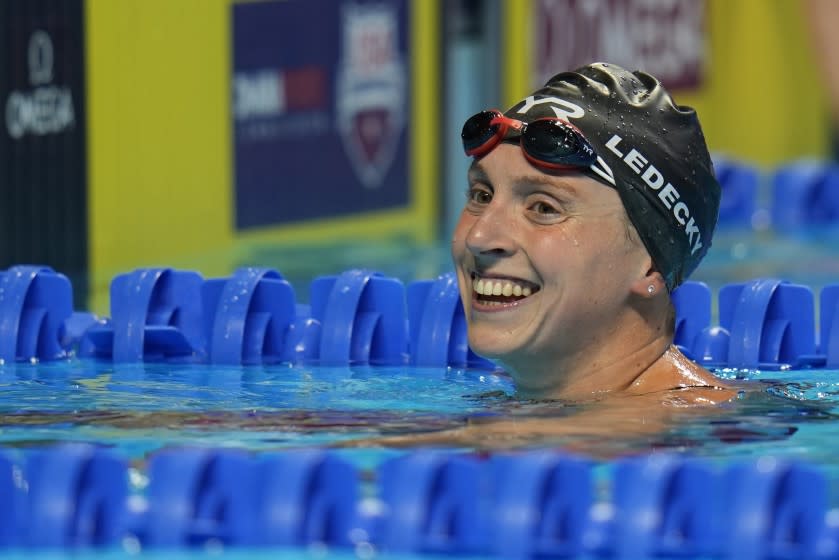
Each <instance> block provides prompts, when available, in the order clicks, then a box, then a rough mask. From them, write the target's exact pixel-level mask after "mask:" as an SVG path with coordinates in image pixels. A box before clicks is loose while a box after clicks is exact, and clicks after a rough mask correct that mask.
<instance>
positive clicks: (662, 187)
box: [606, 134, 702, 255]
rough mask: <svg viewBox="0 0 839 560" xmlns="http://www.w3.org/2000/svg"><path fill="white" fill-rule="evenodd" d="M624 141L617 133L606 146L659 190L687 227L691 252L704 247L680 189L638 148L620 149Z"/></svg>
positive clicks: (680, 221)
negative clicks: (682, 200) (682, 198)
mask: <svg viewBox="0 0 839 560" xmlns="http://www.w3.org/2000/svg"><path fill="white" fill-rule="evenodd" d="M622 141H623V138H621V137H620V136H618V135H617V134H615V135H613V136H612V137H611V138H610V139H609V141H608V142H606V147H607V148H608V149H609V151H611V152H612V153H613V154H615V155H616V156H618V157H619V158H621V160H622V161H623V162H624V163H625V164H626V165H627V167H629V168H630V169H631V170H632V171H634V172H635V173H636V174H637V175H640V176H641V180H643V181H644V183H646V185H647V186H648V187H649V188H650V189H652V190H654V191H658V198H659V200H661V203H662V204H663V205H664V207H665V208H667V210H669V211H670V212H671V213H672V214H673V217H674V218H675V219H676V222H678V223H679V224H680V225H682V226H684V227H685V235H686V236H687V238H688V244H689V245H690V247H691V249H690V254H691V255H693V254H694V253H696V252H697V251H698V250H699V249H701V248H702V233H701V232H700V231H699V228H698V227H697V226H696V221H695V220H694V219H693V217H692V216H691V211H690V208H689V207H688V205H687V204H685V203H684V202H681V201H680V200H679V199H681V195H680V194H679V190H678V189H677V188H676V187H674V186H673V185H672V184H671V183H670V182H669V181H667V180H666V179H665V178H664V176H663V175H662V174H661V172H660V171H659V170H658V169H656V167H655V166H654V165H652V164H651V163H649V160H648V159H647V158H646V156H644V154H642V153H641V152H639V151H638V150H637V149H635V148H631V149H630V150H629V151H628V152H627V153H626V154H624V153H623V152H622V151H621V150H620V149H618V145H619V144H620V143H621V142H622Z"/></svg>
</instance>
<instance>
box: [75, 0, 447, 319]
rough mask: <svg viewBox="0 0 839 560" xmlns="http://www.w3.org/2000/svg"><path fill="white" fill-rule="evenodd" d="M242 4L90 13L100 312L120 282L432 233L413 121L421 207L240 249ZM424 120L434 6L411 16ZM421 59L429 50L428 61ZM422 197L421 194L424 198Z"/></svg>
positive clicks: (107, 6)
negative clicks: (152, 272)
mask: <svg viewBox="0 0 839 560" xmlns="http://www.w3.org/2000/svg"><path fill="white" fill-rule="evenodd" d="M232 4H233V1H232V0H177V1H176V2H173V1H172V0H120V1H118V2H117V1H114V0H87V3H86V14H85V18H86V20H85V25H86V27H87V29H86V36H87V44H86V45H85V47H86V52H87V89H88V91H87V95H88V131H89V136H88V139H89V140H88V154H89V155H88V158H89V161H88V169H89V191H88V193H89V231H88V238H89V243H90V263H89V269H90V271H91V300H90V303H89V308H90V309H91V310H93V311H95V312H99V313H106V314H107V313H108V303H107V302H108V286H109V283H110V281H111V279H112V278H113V276H114V275H115V274H117V273H120V272H127V271H129V270H132V269H134V268H137V267H145V266H171V267H175V268H185V269H196V270H199V271H201V272H202V273H203V274H204V275H205V276H223V275H227V274H229V273H230V272H231V271H232V270H231V269H232V268H233V267H234V266H235V265H236V263H237V262H240V261H241V260H242V255H247V254H248V252H249V251H250V250H251V249H253V248H255V247H258V246H260V244H266V243H269V244H270V243H289V244H290V243H300V242H317V241H318V240H323V239H334V238H344V239H346V238H348V237H350V238H353V237H358V238H364V237H377V238H381V237H383V236H391V235H393V236H395V235H400V236H407V237H409V238H411V239H414V240H416V241H418V242H426V241H431V240H432V238H433V234H434V231H435V225H434V216H435V210H434V209H435V206H436V200H435V192H436V191H435V188H436V185H435V180H436V177H437V166H438V162H437V151H436V143H435V142H434V141H433V134H434V131H433V130H432V128H431V127H432V126H433V124H434V123H433V122H432V120H431V119H415V120H414V125H415V126H414V127H413V131H414V132H413V136H412V137H411V160H412V161H413V162H420V164H419V165H417V164H415V165H413V167H412V171H411V174H412V203H411V205H410V207H408V208H405V209H403V210H398V211H389V212H385V213H377V214H372V215H365V216H358V217H354V218H352V219H343V220H337V221H334V220H330V221H324V222H322V223H309V224H306V225H305V226H296V227H288V228H268V229H264V230H259V231H255V232H248V233H247V234H244V235H240V234H237V233H236V232H235V231H234V226H233V209H232V206H231V205H232V200H233V193H232V188H233V187H232V154H231V151H232V147H231V141H232V140H231V124H230V116H229V115H230V109H229V107H230V99H229V96H230V66H231V62H230V53H231V37H230V29H231V12H232V10H231V6H232ZM411 6H412V7H411V12H412V13H411V37H412V39H411V40H412V46H413V48H412V51H413V53H419V55H418V56H416V55H415V56H414V57H413V58H412V72H413V78H414V80H413V83H414V84H416V86H415V89H414V90H413V91H412V96H411V98H412V100H413V104H414V107H413V110H414V111H415V114H423V115H428V114H437V110H436V107H435V104H436V103H437V87H436V85H435V84H436V81H437V80H436V79H435V78H434V76H435V75H437V72H438V68H437V60H438V55H437V52H436V49H437V45H438V44H439V40H438V38H437V32H438V31H437V29H438V26H437V11H438V9H439V6H438V3H437V2H436V1H428V0H421V1H414V2H412V3H411ZM419 45H421V47H419ZM423 187H424V188H423Z"/></svg>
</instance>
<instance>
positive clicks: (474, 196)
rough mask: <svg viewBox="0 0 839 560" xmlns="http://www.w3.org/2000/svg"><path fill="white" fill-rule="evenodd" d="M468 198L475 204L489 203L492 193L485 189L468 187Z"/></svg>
mask: <svg viewBox="0 0 839 560" xmlns="http://www.w3.org/2000/svg"><path fill="white" fill-rule="evenodd" d="M468 195H469V200H470V201H471V202H475V203H477V204H489V203H490V202H491V201H492V193H491V192H489V191H488V190H485V189H477V188H472V189H469V193H468Z"/></svg>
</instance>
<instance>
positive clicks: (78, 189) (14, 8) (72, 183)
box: [0, 0, 87, 302]
mask: <svg viewBox="0 0 839 560" xmlns="http://www.w3.org/2000/svg"><path fill="white" fill-rule="evenodd" d="M82 21H83V3H82V1H81V0H3V2H0V102H2V107H3V113H2V115H3V120H2V131H0V192H2V204H0V269H5V268H6V267H8V266H9V265H13V264H43V265H48V266H51V267H53V268H54V269H56V270H57V271H59V272H63V273H65V274H67V275H68V276H71V277H72V278H71V279H72V280H73V286H74V288H75V290H76V299H77V302H82V301H84V297H85V290H86V288H85V286H86V280H87V279H86V268H87V192H86V190H87V187H86V153H85V150H86V142H85V114H84V110H85V97H84V76H85V72H84V50H83V48H84V31H83V25H82Z"/></svg>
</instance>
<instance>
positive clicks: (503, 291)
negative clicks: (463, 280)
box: [472, 273, 539, 307]
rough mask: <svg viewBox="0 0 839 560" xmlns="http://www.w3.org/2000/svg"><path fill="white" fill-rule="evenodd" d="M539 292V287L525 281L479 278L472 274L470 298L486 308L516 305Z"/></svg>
mask: <svg viewBox="0 0 839 560" xmlns="http://www.w3.org/2000/svg"><path fill="white" fill-rule="evenodd" d="M538 291H539V286H538V285H536V284H533V283H532V282H527V281H525V280H514V279H511V278H493V277H481V276H478V275H477V274H474V273H473V274H472V298H473V300H474V301H475V302H476V303H478V304H480V305H486V306H488V307H502V306H508V305H511V304H516V303H518V302H520V301H522V300H523V299H526V298H528V297H530V296H532V295H533V294H535V293H536V292H538Z"/></svg>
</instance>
